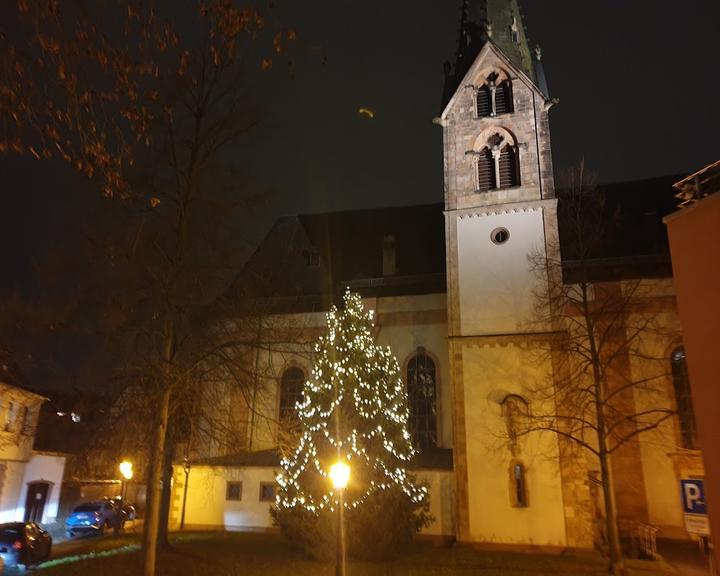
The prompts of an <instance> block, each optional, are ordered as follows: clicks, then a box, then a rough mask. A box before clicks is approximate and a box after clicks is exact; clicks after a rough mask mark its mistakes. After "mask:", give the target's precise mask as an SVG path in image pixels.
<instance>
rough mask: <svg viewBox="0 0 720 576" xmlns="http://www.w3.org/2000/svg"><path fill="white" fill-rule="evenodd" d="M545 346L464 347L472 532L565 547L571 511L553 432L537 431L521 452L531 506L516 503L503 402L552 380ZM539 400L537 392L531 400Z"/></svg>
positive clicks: (481, 537) (485, 538) (482, 537)
mask: <svg viewBox="0 0 720 576" xmlns="http://www.w3.org/2000/svg"><path fill="white" fill-rule="evenodd" d="M537 358H538V354H537V350H533V349H532V347H531V345H530V344H528V345H526V346H524V347H518V346H514V345H507V346H491V345H483V346H467V347H465V348H464V349H463V372H464V389H465V425H466V431H467V432H466V434H467V438H466V441H467V467H468V478H469V484H468V496H469V502H468V512H469V530H470V537H471V539H472V540H475V541H482V542H494V543H505V544H532V545H542V546H564V545H565V544H566V530H565V516H564V504H563V494H562V484H561V479H560V468H559V460H558V445H557V439H556V437H555V436H554V435H553V434H540V433H537V434H530V435H528V436H527V437H525V438H524V439H523V440H521V444H520V452H519V453H518V455H517V456H516V458H517V459H518V460H520V461H521V462H522V463H523V464H524V466H525V468H526V482H527V496H528V506H527V507H514V506H513V499H512V495H511V490H512V488H513V486H512V483H511V475H510V467H511V462H512V460H513V459H514V457H513V455H512V454H511V452H510V450H509V448H508V447H507V444H506V440H505V437H506V427H505V426H506V424H505V419H504V418H503V416H502V410H501V406H500V402H501V401H502V400H503V399H504V398H505V397H506V396H507V395H508V394H518V395H523V394H525V392H526V388H525V387H526V386H537V385H538V383H539V382H541V381H543V382H544V381H545V379H546V378H547V377H548V374H549V372H550V368H551V367H550V366H549V365H543V364H541V363H539V362H538V360H537ZM528 400H529V401H530V405H531V406H532V402H533V400H532V399H528Z"/></svg>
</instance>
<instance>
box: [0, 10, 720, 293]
mask: <svg viewBox="0 0 720 576" xmlns="http://www.w3.org/2000/svg"><path fill="white" fill-rule="evenodd" d="M276 4H277V7H276V10H277V11H278V17H279V18H280V19H281V20H283V21H286V22H288V23H290V24H292V26H293V27H294V28H295V29H296V31H297V33H298V41H297V43H296V45H295V46H294V48H293V53H292V54H289V55H286V56H285V58H286V59H288V58H291V59H292V65H289V64H288V63H287V62H284V61H277V62H276V63H275V66H274V68H273V70H272V71H271V72H270V73H262V74H261V73H252V74H251V75H250V81H251V84H252V86H251V91H252V93H253V94H254V95H255V97H256V99H257V100H258V102H260V103H261V104H262V106H263V108H264V118H263V121H262V122H261V124H260V126H259V128H257V129H256V131H255V132H254V133H253V135H252V136H251V137H250V138H249V139H248V142H247V144H246V145H245V146H243V147H242V149H239V150H238V165H240V166H248V168H247V170H248V176H249V181H250V182H251V185H252V186H253V187H255V188H257V189H259V190H261V191H263V192H265V193H266V198H267V199H268V201H267V203H266V204H265V205H264V206H263V208H262V211H261V212H260V213H259V214H258V219H257V220H258V222H261V223H262V224H261V225H260V226H259V227H258V229H257V230H252V231H249V232H248V235H249V236H250V237H254V238H257V237H258V236H259V235H261V234H262V233H263V232H264V230H266V229H267V227H269V226H270V225H271V224H272V222H273V221H274V220H275V219H276V218H277V217H278V216H280V215H283V214H292V213H298V212H321V211H332V210H342V209H353V208H364V207H374V206H388V205H404V204H421V203H430V202H441V201H442V197H443V196H442V142H441V139H442V132H441V129H440V128H439V127H438V126H435V125H433V124H432V119H433V117H435V116H437V115H439V112H440V98H441V93H442V86H443V73H442V70H443V66H442V65H443V62H444V61H445V60H446V59H452V57H453V54H454V51H455V47H456V44H457V29H458V24H459V10H460V4H461V1H460V0H422V1H420V2H418V1H411V0H394V1H391V2H388V1H387V0H385V1H380V0H364V1H360V0H307V1H304V2H298V1H296V0H278V1H277V2H276ZM522 5H523V8H524V13H525V24H526V27H527V30H528V34H529V37H530V39H531V42H532V44H533V45H534V44H535V43H539V44H540V45H541V46H542V49H543V60H544V63H545V69H546V73H547V77H548V82H549V85H550V91H551V95H552V96H553V97H558V98H560V100H561V102H560V104H559V105H558V106H557V107H555V108H554V109H553V112H552V113H551V130H552V143H553V153H554V162H555V168H556V170H558V169H562V168H563V167H567V166H571V165H573V164H575V163H576V162H577V161H578V160H579V159H580V158H581V157H583V156H584V157H585V159H586V161H587V163H588V165H589V166H590V168H591V169H593V170H594V171H596V172H597V173H598V175H599V177H600V180H601V181H604V182H615V181H623V180H633V179H642V178H647V177H652V176H659V175H667V174H684V173H688V172H691V171H694V170H696V169H698V168H700V167H702V166H703V165H704V164H707V163H709V162H710V161H713V160H717V158H718V156H720V151H719V150H718V146H717V141H718V139H717V135H718V134H719V133H720V111H719V107H718V102H720V75H719V74H718V72H717V62H718V57H719V56H720V54H719V53H718V52H719V50H718V38H719V37H720V2H717V0H685V1H684V2H673V3H671V2H659V1H658V0H581V1H578V0H524V2H522ZM360 107H367V108H369V109H372V110H373V111H374V112H375V117H374V118H372V119H369V118H367V117H366V116H364V115H361V114H359V113H358V109H359V108H360ZM0 181H2V195H3V199H4V206H3V208H4V209H3V225H2V226H0V257H1V258H2V261H3V273H2V275H0V291H4V292H7V291H9V290H11V289H13V288H18V287H19V288H20V289H21V290H23V291H29V290H32V288H33V280H32V274H31V271H32V268H33V266H35V265H42V261H43V258H44V254H45V253H46V250H47V247H48V246H58V245H60V246H61V245H62V244H63V242H65V241H66V240H67V239H68V238H70V237H72V234H73V231H74V230H75V229H76V228H77V226H76V223H77V220H78V219H82V218H85V217H88V214H89V211H88V209H87V206H88V204H90V205H92V206H95V205H96V204H97V200H95V201H93V202H88V197H89V195H91V194H92V192H91V191H88V190H87V189H86V188H87V186H86V183H84V182H82V181H81V180H80V179H79V178H78V177H77V176H75V175H72V174H69V172H68V171H67V170H66V169H65V168H62V167H57V166H51V165H48V164H43V163H39V162H35V161H31V160H29V159H13V158H5V159H2V160H0Z"/></svg>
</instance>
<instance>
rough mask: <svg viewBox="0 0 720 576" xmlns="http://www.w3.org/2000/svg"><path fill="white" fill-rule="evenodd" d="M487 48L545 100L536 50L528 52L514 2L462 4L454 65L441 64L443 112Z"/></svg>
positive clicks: (474, 0) (481, 0) (467, 1)
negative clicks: (533, 87)
mask: <svg viewBox="0 0 720 576" xmlns="http://www.w3.org/2000/svg"><path fill="white" fill-rule="evenodd" d="M488 45H491V46H494V47H495V48H496V50H497V51H498V52H500V53H501V54H502V55H503V57H504V58H505V59H506V60H507V61H508V63H509V64H510V66H511V67H512V68H514V69H515V70H517V71H518V72H520V73H522V74H523V75H524V76H525V77H526V78H527V79H528V80H529V81H530V82H531V83H532V84H533V85H535V86H537V87H538V88H539V89H540V91H541V92H543V94H544V95H545V96H546V97H547V96H548V91H547V86H546V82H545V73H544V71H543V69H542V62H541V60H540V50H539V48H536V49H534V50H531V48H530V44H529V42H528V38H527V35H526V32H525V27H524V24H523V19H522V14H521V12H520V8H519V5H518V1H517V0H464V1H463V6H462V11H461V17H460V30H459V38H458V47H457V51H456V53H455V62H454V64H451V63H450V62H446V63H445V87H444V91H443V102H442V105H443V108H446V107H447V104H448V103H449V102H450V100H451V98H452V97H453V95H454V94H455V93H456V92H457V90H458V89H459V88H462V86H463V85H464V78H465V76H466V75H467V73H468V71H469V70H470V68H471V67H472V66H473V64H474V63H475V61H476V60H477V59H478V56H479V55H480V53H481V51H482V50H483V49H484V48H485V47H487V46H488Z"/></svg>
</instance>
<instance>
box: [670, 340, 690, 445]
mask: <svg viewBox="0 0 720 576" xmlns="http://www.w3.org/2000/svg"><path fill="white" fill-rule="evenodd" d="M670 365H671V368H672V378H673V388H674V390H675V404H676V406H677V413H678V420H679V422H680V440H681V442H682V447H683V448H687V449H689V450H695V449H696V448H697V428H696V425H695V412H694V411H693V405H692V393H691V390H690V378H689V377H688V369H687V359H686V358H685V349H684V348H683V347H682V346H681V347H679V348H676V349H675V350H673V353H672V354H671V356H670Z"/></svg>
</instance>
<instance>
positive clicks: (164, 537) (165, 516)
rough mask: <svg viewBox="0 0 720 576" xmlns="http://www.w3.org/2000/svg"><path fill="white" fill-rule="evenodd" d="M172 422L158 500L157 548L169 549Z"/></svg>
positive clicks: (169, 421)
mask: <svg viewBox="0 0 720 576" xmlns="http://www.w3.org/2000/svg"><path fill="white" fill-rule="evenodd" d="M174 428H175V427H174V426H173V424H172V420H171V419H168V431H167V433H166V434H165V448H164V457H163V467H162V476H161V478H162V492H161V500H160V521H159V524H158V547H160V548H169V547H170V539H169V538H168V525H169V521H170V496H171V491H172V470H173V468H172V463H173V457H174V456H175V449H174V448H175V446H174V445H175V435H174V434H173V430H174Z"/></svg>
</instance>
